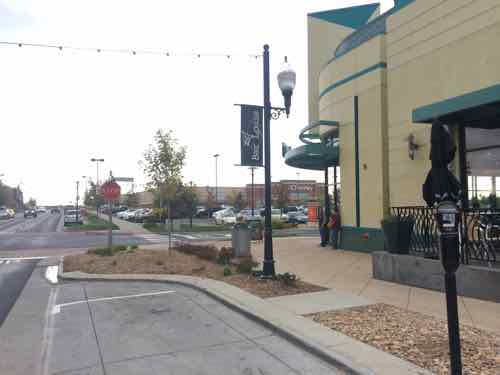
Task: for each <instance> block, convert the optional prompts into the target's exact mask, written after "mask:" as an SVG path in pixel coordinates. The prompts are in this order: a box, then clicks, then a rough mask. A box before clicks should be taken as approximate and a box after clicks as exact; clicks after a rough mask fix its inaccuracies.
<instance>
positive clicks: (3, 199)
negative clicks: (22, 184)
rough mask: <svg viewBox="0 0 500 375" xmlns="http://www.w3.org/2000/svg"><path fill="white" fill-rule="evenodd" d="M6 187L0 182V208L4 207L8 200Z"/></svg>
mask: <svg viewBox="0 0 500 375" xmlns="http://www.w3.org/2000/svg"><path fill="white" fill-rule="evenodd" d="M7 189H8V187H7V186H6V185H4V184H2V182H1V181H0V206H5V205H6V204H7V200H8V199H9V198H8V192H7Z"/></svg>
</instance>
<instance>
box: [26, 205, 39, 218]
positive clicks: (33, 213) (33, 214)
mask: <svg viewBox="0 0 500 375" xmlns="http://www.w3.org/2000/svg"><path fill="white" fill-rule="evenodd" d="M37 216H38V214H37V213H36V210H35V209H34V208H27V209H25V210H24V218H25V219H26V218H28V217H37Z"/></svg>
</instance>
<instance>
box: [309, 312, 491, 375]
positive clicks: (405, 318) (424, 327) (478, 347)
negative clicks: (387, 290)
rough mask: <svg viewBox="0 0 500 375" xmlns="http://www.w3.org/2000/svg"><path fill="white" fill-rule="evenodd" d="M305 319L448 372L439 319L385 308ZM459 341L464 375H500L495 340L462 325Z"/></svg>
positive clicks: (445, 338) (442, 325)
mask: <svg viewBox="0 0 500 375" xmlns="http://www.w3.org/2000/svg"><path fill="white" fill-rule="evenodd" d="M307 317H309V318H311V319H313V320H314V321H316V322H318V323H321V324H323V325H325V326H327V327H329V328H331V329H334V330H335V331H339V332H342V333H344V334H346V335H348V336H351V337H352V338H354V339H356V340H359V341H362V342H364V343H366V344H369V345H372V346H374V347H376V348H377V349H380V350H383V351H385V352H387V353H390V354H393V355H395V356H397V357H400V358H402V359H404V360H407V361H409V362H412V363H414V364H416V365H417V366H420V367H422V368H425V369H428V370H430V371H432V372H434V373H436V374H448V373H449V355H448V328H447V323H446V321H445V320H443V319H438V318H435V317H432V316H429V315H425V314H421V313H416V312H412V311H408V310H405V309H401V308H398V307H395V306H391V305H386V304H375V305H369V306H361V307H354V308H349V309H344V310H338V311H327V312H321V313H316V314H311V315H307ZM460 337H461V344H462V365H463V373H464V374H468V375H476V374H477V375H479V374H481V375H498V374H500V336H498V335H495V334H492V333H489V332H486V331H484V330H481V329H477V328H473V327H470V326H466V325H461V326H460Z"/></svg>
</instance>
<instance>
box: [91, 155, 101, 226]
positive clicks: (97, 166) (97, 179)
mask: <svg viewBox="0 0 500 375" xmlns="http://www.w3.org/2000/svg"><path fill="white" fill-rule="evenodd" d="M90 161H91V162H93V163H95V164H96V179H95V191H96V196H97V194H98V188H99V162H101V163H102V162H103V161H104V159H102V158H92V159H90ZM95 209H96V212H97V216H99V205H98V200H97V197H96V207H95Z"/></svg>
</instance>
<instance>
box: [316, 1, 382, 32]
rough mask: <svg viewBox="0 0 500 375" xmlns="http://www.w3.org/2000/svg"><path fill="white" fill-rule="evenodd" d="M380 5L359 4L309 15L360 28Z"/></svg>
mask: <svg viewBox="0 0 500 375" xmlns="http://www.w3.org/2000/svg"><path fill="white" fill-rule="evenodd" d="M379 6H380V4H379V3H372V4H366V5H357V6H353V7H348V8H339V9H333V10H327V11H323V12H315V13H309V14H308V16H309V17H312V18H316V19H319V20H322V21H326V22H330V23H335V24H337V25H342V26H345V27H350V28H352V29H358V28H360V27H362V26H364V25H365V24H366V23H367V22H368V20H369V19H370V17H371V16H372V15H373V13H375V11H376V10H377V9H378V8H379Z"/></svg>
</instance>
